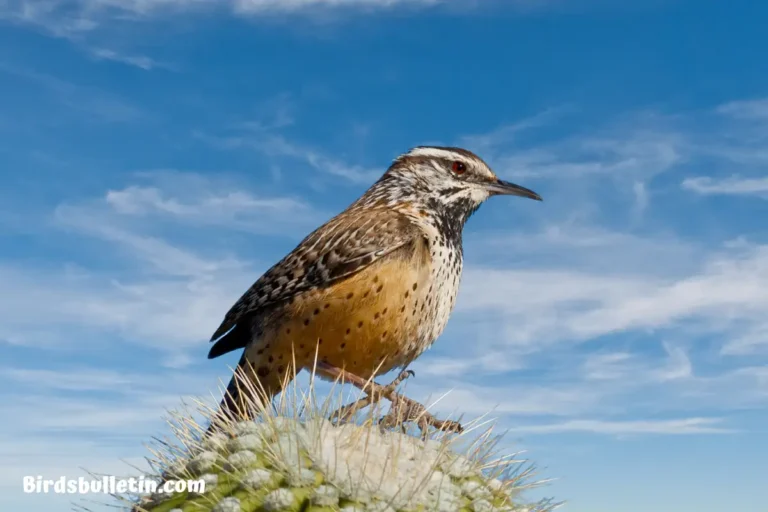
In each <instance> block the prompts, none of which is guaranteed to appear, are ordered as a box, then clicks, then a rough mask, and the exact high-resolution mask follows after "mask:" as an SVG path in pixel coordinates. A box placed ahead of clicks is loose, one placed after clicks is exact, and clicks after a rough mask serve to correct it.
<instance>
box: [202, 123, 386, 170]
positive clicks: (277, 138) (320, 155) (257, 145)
mask: <svg viewBox="0 0 768 512" xmlns="http://www.w3.org/2000/svg"><path fill="white" fill-rule="evenodd" d="M198 137H199V138H201V139H202V140H205V141H207V142H208V143H210V144H212V145H214V146H217V147H220V148H224V149H248V150H252V151H258V152H260V153H263V154H265V155H268V156H272V157H287V158H291V159H295V160H300V161H303V162H305V163H306V164H307V165H309V166H310V167H311V168H313V169H315V170H317V171H320V172H323V173H326V174H329V175H331V176H336V177H339V178H342V179H344V180H346V181H349V182H351V183H359V184H371V183H373V182H374V181H375V180H376V179H378V178H379V177H380V176H381V175H382V174H383V173H384V171H385V169H367V168H364V167H361V166H359V165H354V164H348V163H346V162H344V161H343V160H341V159H339V158H336V157H333V156H330V155H328V154H326V153H324V152H322V151H318V150H316V149H312V148H308V147H305V146H302V145H300V144H297V143H295V142H292V141H290V140H288V139H287V138H285V137H284V136H282V135H280V134H277V133H274V131H273V130H271V129H270V130H265V129H263V128H262V127H261V126H260V125H257V126H253V125H251V126H250V127H249V130H248V131H247V132H245V133H240V134H238V135H234V136H213V135H207V134H198Z"/></svg>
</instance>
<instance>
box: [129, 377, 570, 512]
mask: <svg viewBox="0 0 768 512" xmlns="http://www.w3.org/2000/svg"><path fill="white" fill-rule="evenodd" d="M331 402H332V400H331V399H327V400H325V401H324V402H323V403H322V404H318V401H317V400H316V399H315V398H314V389H313V390H312V392H310V393H309V394H304V395H302V396H301V398H299V396H298V395H297V393H296V392H294V393H290V392H288V391H284V392H283V394H282V395H281V398H280V403H279V404H278V405H277V407H272V406H270V407H261V405H260V404H259V403H252V404H249V406H251V408H252V411H253V410H256V413H255V414H254V413H253V412H252V415H251V418H250V419H242V418H241V419H228V420H226V421H223V422H222V423H221V425H220V428H219V429H218V430H217V431H216V432H214V433H213V434H206V435H203V434H202V432H203V431H204V428H203V427H202V426H201V425H200V423H199V422H196V421H195V420H194V419H192V416H191V415H176V418H175V421H174V422H171V423H172V427H173V430H174V434H175V437H176V440H175V443H167V442H163V443H161V447H160V449H159V450H154V452H155V453H154V454H155V457H154V459H153V460H151V464H152V466H153V467H154V468H155V469H156V470H157V475H158V476H160V478H161V480H162V481H165V480H171V479H174V480H202V481H204V482H205V488H204V489H203V490H200V489H198V490H196V491H192V490H185V491H183V492H175V493H165V494H163V493H159V492H156V493H154V494H152V495H145V496H139V497H136V496H132V497H121V499H122V501H123V503H126V502H127V503H129V504H130V507H131V510H132V511H134V512H198V511H199V512H204V511H205V512H208V511H212V512H254V511H285V512H358V511H359V512H374V511H375V512H406V511H408V512H410V511H413V512H418V511H424V512H426V511H438V512H454V511H456V512H460V511H461V512H471V511H474V512H491V511H498V512H507V511H508V512H548V511H550V510H553V509H554V508H555V507H557V506H558V505H559V504H557V503H553V502H552V501H551V500H543V501H540V502H537V503H533V504H525V503H523V502H522V501H521V497H520V493H521V491H522V490H524V489H526V488H528V487H531V486H532V485H537V483H533V484H530V483H527V481H528V479H529V478H530V476H531V475H532V474H533V467H532V466H525V465H524V463H525V462H526V461H520V460H515V457H514V456H513V457H511V458H510V457H503V458H496V457H495V455H496V454H495V453H492V452H493V450H495V446H496V444H497V442H498V438H494V437H493V436H492V429H486V430H485V431H484V432H483V433H482V434H481V435H478V436H476V438H475V439H474V441H471V440H470V439H469V438H470V435H471V433H472V432H477V431H478V430H479V429H480V428H482V427H484V425H483V424H481V423H480V422H479V421H478V422H475V424H473V425H469V428H467V429H466V430H465V432H464V433H463V434H460V435H453V434H451V435H448V434H445V433H442V432H432V433H430V434H429V435H428V436H416V435H413V434H412V433H410V432H408V431H406V430H403V429H391V428H386V429H385V428H383V427H381V426H380V425H379V424H378V423H377V422H376V421H373V417H374V414H375V411H376V408H374V407H372V408H371V411H369V412H370V414H368V415H367V416H365V417H363V418H360V417H359V416H358V417H356V418H355V419H354V421H352V422H347V423H343V424H337V423H334V422H331V421H329V420H328V419H326V418H327V417H328V410H329V405H330V404H331ZM212 411H213V410H212V409H211V408H209V407H207V406H204V416H205V417H211V414H210V413H211V412H212Z"/></svg>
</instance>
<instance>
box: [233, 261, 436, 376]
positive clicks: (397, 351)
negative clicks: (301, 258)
mask: <svg viewBox="0 0 768 512" xmlns="http://www.w3.org/2000/svg"><path fill="white" fill-rule="evenodd" d="M414 259H416V261H414ZM429 276H430V272H429V264H428V260H427V261H425V259H424V257H423V254H422V253H420V252H417V253H416V254H414V255H413V257H412V258H410V259H407V260H406V259H403V258H399V257H397V258H388V259H384V260H383V261H381V262H378V263H376V264H374V265H371V266H370V267H369V268H367V269H365V270H363V271H362V272H360V273H358V274H356V275H354V276H352V277H350V278H349V279H346V280H345V281H343V282H341V283H338V284H336V285H334V286H331V287H329V288H326V289H322V290H316V291H312V292H308V293H306V294H304V295H303V296H301V297H299V298H297V299H296V300H295V301H294V302H293V303H292V304H291V305H290V306H288V308H287V309H286V310H285V311H284V313H283V314H282V315H280V317H279V319H278V318H276V319H275V321H274V322H273V323H272V324H271V325H270V324H268V325H266V329H265V332H264V335H263V336H262V338H261V339H260V340H258V341H257V342H256V343H254V345H253V346H252V347H249V350H248V352H249V354H248V359H249V360H251V361H252V362H253V363H254V365H255V366H257V367H259V366H263V365H266V366H268V368H269V369H270V371H272V370H276V371H277V373H279V374H282V373H283V371H284V369H286V368H287V367H288V366H289V365H291V366H292V364H293V361H295V362H296V366H297V368H301V367H309V366H311V365H312V363H313V361H314V360H315V357H317V360H318V361H325V362H327V363H329V364H332V365H333V366H336V367H339V368H344V369H346V370H347V371H350V372H352V373H354V374H355V375H358V376H360V377H364V378H368V377H370V376H373V375H379V374H381V373H385V372H387V371H389V370H391V369H393V368H395V367H398V366H403V365H406V364H408V363H409V362H410V361H411V360H412V359H413V358H414V357H415V355H417V354H418V353H420V352H421V349H422V348H423V345H424V343H425V342H431V341H432V340H422V339H420V338H422V337H423V332H424V329H420V327H422V326H421V325H420V324H421V322H422V319H423V318H424V317H425V315H424V313H425V306H426V303H427V298H428V293H429V282H428V280H429ZM430 302H431V301H430Z"/></svg>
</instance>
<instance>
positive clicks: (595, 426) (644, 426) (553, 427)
mask: <svg viewBox="0 0 768 512" xmlns="http://www.w3.org/2000/svg"><path fill="white" fill-rule="evenodd" d="M723 423H724V421H723V419H722V418H683V419H672V420H656V421H650V420H640V421H638V420H628V421H604V420H569V421H564V422H562V423H551V424H545V425H526V426H522V427H512V428H510V429H509V432H511V433H528V434H561V433H563V432H587V433H593V434H610V435H632V434H664V435H691V434H733V433H735V432H737V430H735V429H732V428H728V427H725V426H720V425H722V424H723Z"/></svg>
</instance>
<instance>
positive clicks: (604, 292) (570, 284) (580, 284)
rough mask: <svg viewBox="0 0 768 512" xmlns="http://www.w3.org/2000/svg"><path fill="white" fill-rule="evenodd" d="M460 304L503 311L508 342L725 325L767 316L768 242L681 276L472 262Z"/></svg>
mask: <svg viewBox="0 0 768 512" xmlns="http://www.w3.org/2000/svg"><path fill="white" fill-rule="evenodd" d="M463 283H464V284H463V285H462V294H461V296H460V299H459V304H458V306H457V307H458V308H459V310H460V311H469V312H476V311H485V312H488V311H498V312H499V313H500V314H502V315H503V316H502V318H503V319H504V320H503V322H504V324H503V325H504V327H505V329H506V334H507V340H508V342H510V343H515V344H525V345H531V346H542V344H546V343H548V342H550V343H551V342H556V341H559V342H564V341H569V342H575V341H579V340H586V339H591V338H596V337H599V336H603V335H606V334H610V333H617V332H627V331H635V330H642V329H659V328H670V327H673V326H679V325H680V324H681V323H682V322H684V321H687V320H692V319H695V320H696V321H697V322H698V328H699V329H711V330H712V332H719V331H720V329H721V328H722V324H721V323H720V322H726V323H732V325H733V326H734V328H740V327H742V326H743V322H746V323H749V324H762V323H764V321H765V320H764V317H763V315H762V313H761V312H762V311H763V310H764V308H765V307H768V247H765V246H761V245H757V246H751V247H749V248H746V249H743V250H738V251H736V250H734V251H725V252H723V253H721V254H716V255H712V256H711V257H710V259H709V261H708V262H706V263H705V264H704V265H703V266H702V267H700V268H698V269H697V270H695V271H693V272H691V273H689V274H687V275H680V276H677V277H676V278H670V277H656V276H654V275H653V274H650V275H638V276H633V275H631V274H625V275H617V274H614V275H605V274H603V273H597V272H579V271H571V270H558V269H556V268H552V269H549V270H543V269H525V270H522V269H521V270H499V269H482V268H469V269H468V270H467V274H466V277H465V279H464V280H463Z"/></svg>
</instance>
